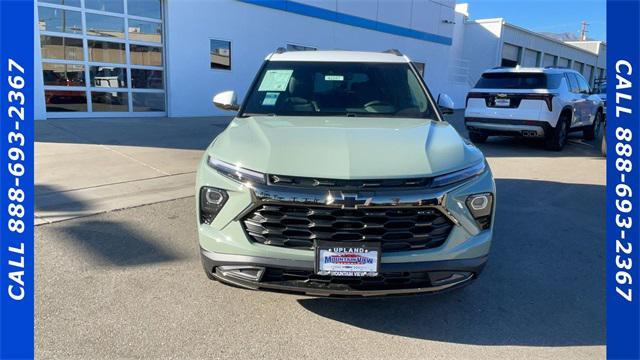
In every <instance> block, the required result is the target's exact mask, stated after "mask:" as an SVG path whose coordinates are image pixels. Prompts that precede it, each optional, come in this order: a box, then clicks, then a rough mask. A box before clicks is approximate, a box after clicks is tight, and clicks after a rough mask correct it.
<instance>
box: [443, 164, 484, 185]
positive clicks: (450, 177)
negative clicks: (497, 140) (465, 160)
mask: <svg viewBox="0 0 640 360" xmlns="http://www.w3.org/2000/svg"><path fill="white" fill-rule="evenodd" d="M485 169H486V165H485V163H484V161H481V162H479V163H477V164H475V165H473V166H469V167H468V168H465V169H462V170H459V171H455V172H452V173H449V174H444V175H440V176H436V177H435V178H434V179H433V182H432V183H431V186H433V187H440V186H445V185H450V184H454V183H457V182H460V181H463V180H467V179H469V178H472V177H474V176H478V175H480V174H482V173H483V172H484V171H485Z"/></svg>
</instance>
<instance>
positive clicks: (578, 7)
mask: <svg viewBox="0 0 640 360" xmlns="http://www.w3.org/2000/svg"><path fill="white" fill-rule="evenodd" d="M465 2H466V3H469V15H470V19H474V20H475V19H486V18H496V17H501V18H504V19H505V20H506V21H507V22H509V23H511V24H514V25H518V26H521V27H524V28H527V29H530V30H533V31H547V32H555V33H563V32H571V33H574V34H576V35H577V34H579V32H580V22H581V21H582V20H585V21H587V22H588V23H589V24H591V25H590V26H589V27H588V30H589V33H588V34H587V36H589V37H590V38H594V39H596V40H606V33H607V32H606V30H607V26H606V18H607V15H606V14H607V13H606V1H605V0H564V1H552V0H458V1H457V3H465Z"/></svg>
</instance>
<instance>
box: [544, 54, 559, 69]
mask: <svg viewBox="0 0 640 360" xmlns="http://www.w3.org/2000/svg"><path fill="white" fill-rule="evenodd" d="M556 59H557V56H555V55H550V54H544V57H543V59H542V66H554V65H555V64H556Z"/></svg>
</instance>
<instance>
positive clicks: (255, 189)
mask: <svg viewBox="0 0 640 360" xmlns="http://www.w3.org/2000/svg"><path fill="white" fill-rule="evenodd" d="M202 186H211V187H216V188H221V189H224V190H226V191H227V193H228V195H229V199H228V201H227V203H226V204H225V206H224V208H223V209H222V211H221V212H220V213H219V214H218V215H217V216H216V217H215V219H214V220H213V222H212V223H211V224H204V223H200V222H199V223H198V235H199V244H200V248H201V249H202V262H203V265H204V267H205V271H206V273H207V275H208V276H209V277H211V278H216V279H218V280H221V281H223V282H226V283H230V284H233V285H236V286H240V287H243V288H249V289H264V290H276V291H286V292H298V293H306V294H310V295H318V296H320V295H325V296H326V295H333V296H380V295H393V294H407V293H420V292H437V291H442V290H447V289H452V288H456V287H459V286H463V285H466V284H468V283H470V282H471V281H472V280H473V279H475V278H476V277H477V276H478V274H479V273H480V271H481V270H482V267H483V265H484V262H486V259H487V255H488V253H489V249H490V246H491V239H492V236H493V224H491V226H490V227H489V229H487V230H482V229H481V228H480V227H479V225H478V224H477V223H476V221H475V220H474V219H473V217H472V216H471V214H470V212H469V210H468V208H467V206H466V205H465V200H466V199H467V197H468V196H469V195H471V194H478V193H487V192H489V193H492V194H494V203H493V204H494V205H493V211H492V216H491V222H492V223H493V220H494V218H495V216H494V213H495V204H496V200H497V199H496V196H495V184H494V181H493V177H492V174H491V171H490V170H489V169H487V171H486V172H484V173H483V174H481V175H478V176H477V177H475V178H473V179H470V180H469V181H466V182H463V183H458V184H455V185H451V186H448V187H443V188H437V189H411V190H403V191H398V190H397V189H396V190H376V191H373V193H372V194H368V195H367V196H369V195H370V196H371V202H370V205H364V206H398V207H411V206H425V205H428V206H431V207H434V208H437V209H438V210H439V211H441V212H442V213H444V214H445V215H446V216H447V217H449V218H450V220H451V221H452V222H453V224H454V226H453V228H452V230H451V232H450V234H449V236H448V237H447V239H446V241H445V242H444V243H443V244H442V245H440V246H438V247H434V248H428V249H420V250H412V251H397V252H389V253H386V252H385V253H383V254H382V257H381V262H380V266H381V269H380V274H382V275H381V277H379V278H372V279H367V281H366V282H367V283H366V284H364V283H363V282H362V281H359V280H356V279H329V278H326V277H319V276H316V275H315V274H314V272H313V268H314V260H315V253H314V251H310V250H302V249H292V248H286V247H281V246H271V245H265V244H261V243H257V242H255V241H252V240H251V239H250V237H249V236H248V234H247V232H246V231H245V229H244V228H243V226H242V222H241V221H240V220H241V219H242V218H243V217H244V216H245V215H246V214H248V213H250V212H251V211H252V209H254V208H256V207H257V206H259V205H260V204H265V203H269V202H283V201H284V202H285V203H295V204H303V203H318V202H324V201H325V200H326V198H325V197H326V196H327V191H326V190H324V191H313V190H310V189H301V188H292V187H288V188H281V187H278V186H271V185H269V186H264V185H261V186H252V187H246V186H244V185H239V184H238V183H237V182H235V181H233V180H231V179H229V178H227V177H225V176H222V175H220V174H219V173H217V172H216V171H215V170H213V169H211V168H210V167H208V166H207V165H206V163H203V166H201V167H200V169H199V172H198V176H197V182H196V189H200V187H202ZM198 193H199V192H198ZM223 266H224V267H227V268H221V267H223ZM234 267H235V268H234ZM243 267H244V268H254V269H253V270H250V271H249V272H248V274H249V275H251V276H243V275H247V273H245V274H240V275H239V276H238V273H242V271H241V270H240V271H235V270H238V269H242V268H243ZM256 268H257V269H256ZM234 269H235V270H234ZM234 271H235V272H234ZM447 273H457V275H453V277H451V276H448V275H452V274H447ZM448 277H451V278H450V279H448ZM332 280H333V281H332ZM336 280H337V281H336ZM342 280H344V281H342ZM369 280H370V281H369Z"/></svg>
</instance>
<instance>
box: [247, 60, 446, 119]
mask: <svg viewBox="0 0 640 360" xmlns="http://www.w3.org/2000/svg"><path fill="white" fill-rule="evenodd" d="M257 114H264V115H304V116H384V117H414V118H435V112H434V110H433V108H432V106H431V104H430V102H429V101H428V98H427V94H426V93H425V91H424V90H423V88H422V86H421V85H420V80H419V79H418V78H417V77H416V75H415V74H414V72H413V71H412V69H411V67H410V66H409V64H405V63H349V62H289V61H273V62H267V64H266V66H265V67H264V68H263V70H262V72H261V73H260V74H258V78H257V81H256V83H255V84H254V86H253V88H252V89H251V90H250V91H249V93H248V95H247V100H246V102H245V104H244V109H243V115H245V116H247V115H257Z"/></svg>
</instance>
